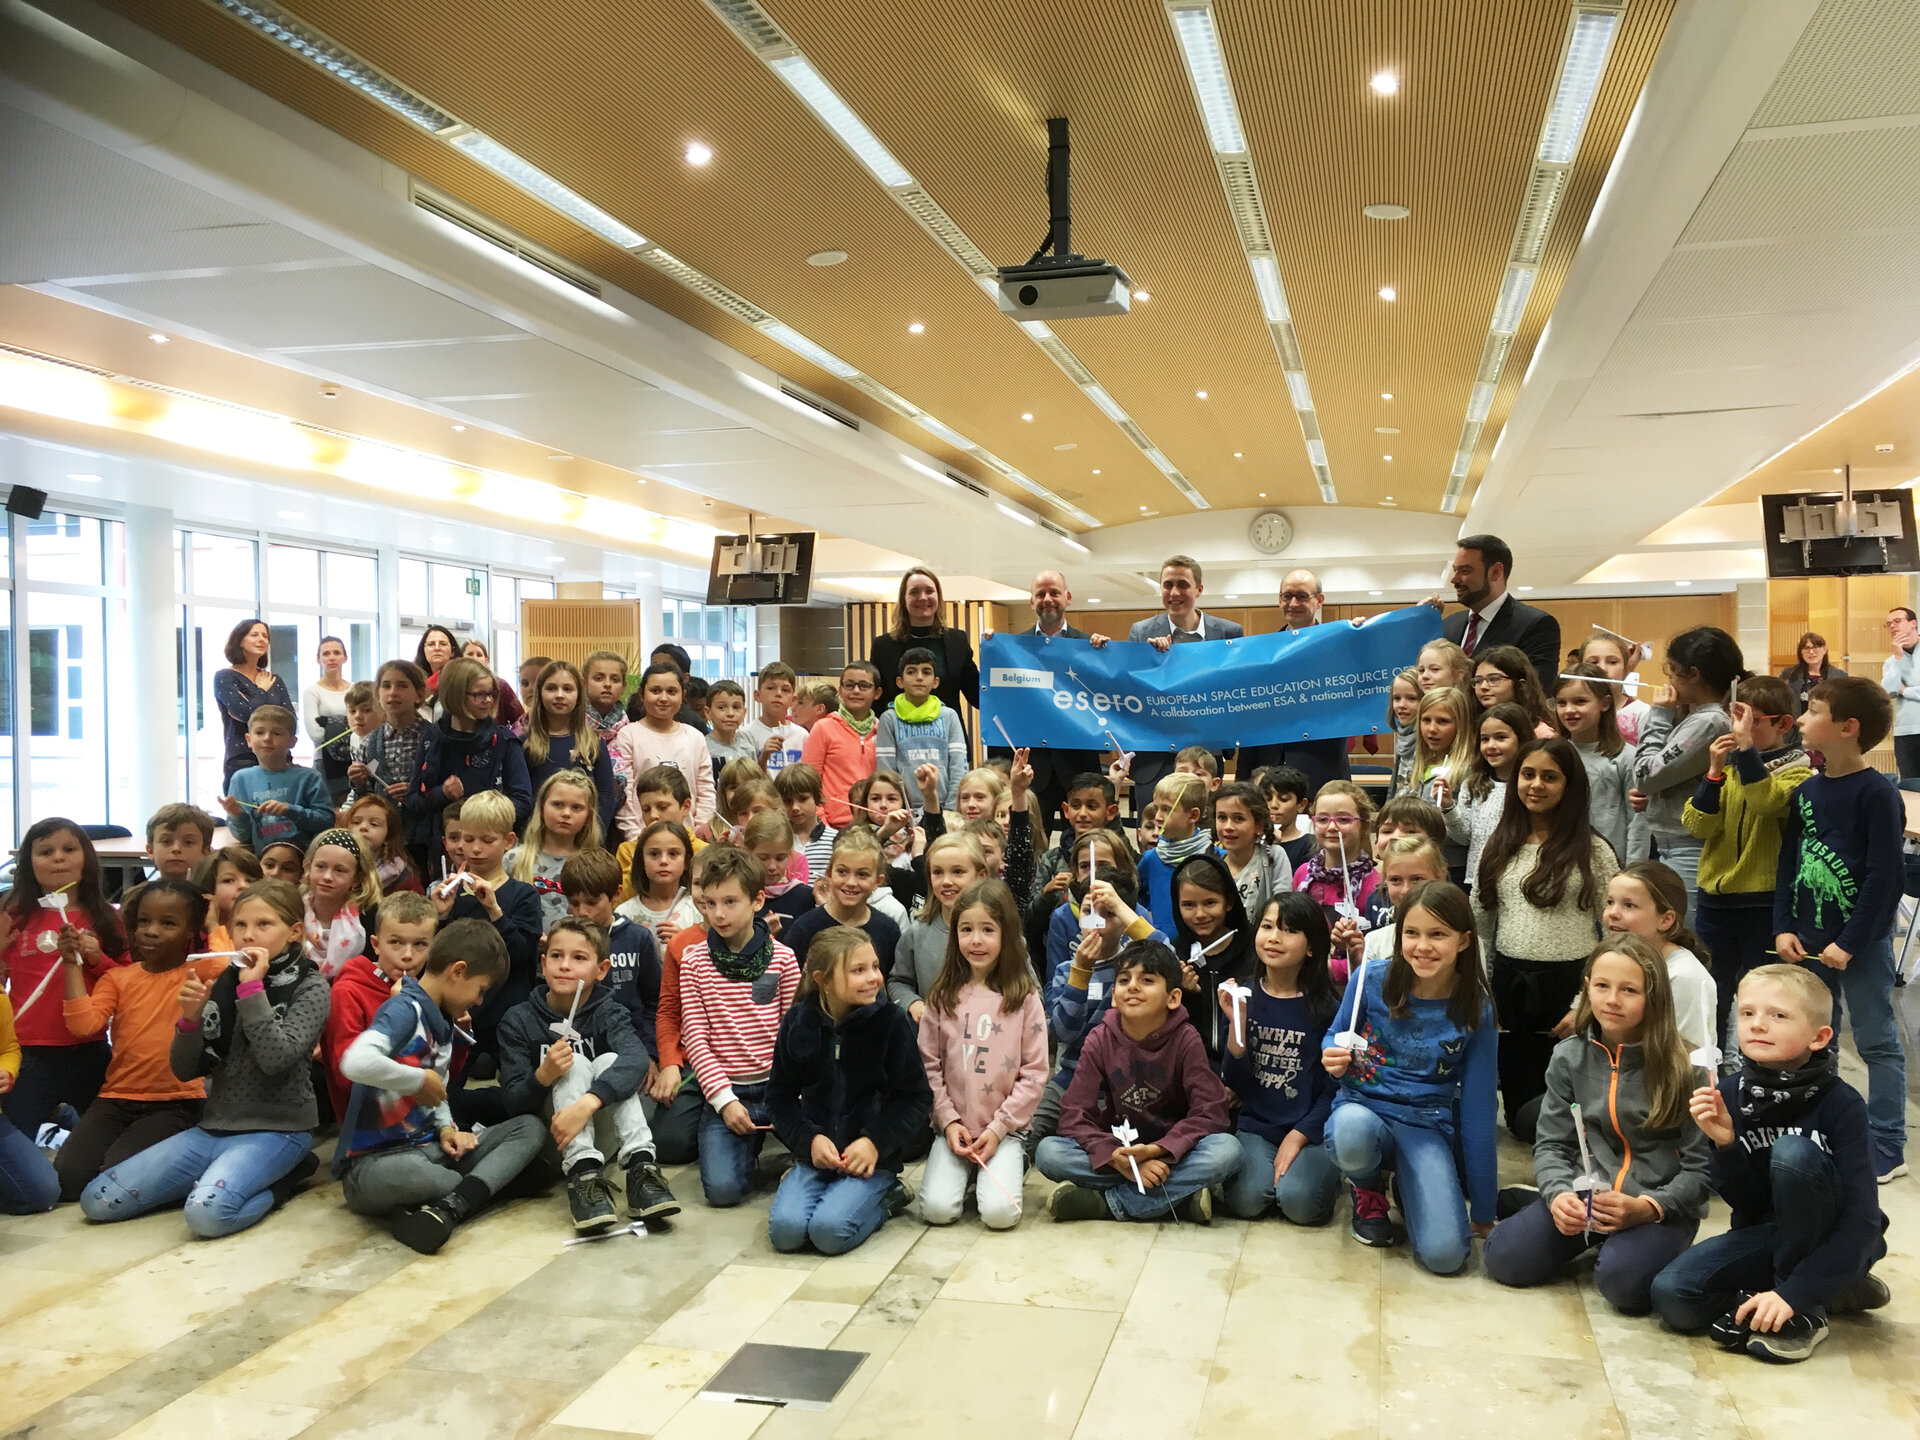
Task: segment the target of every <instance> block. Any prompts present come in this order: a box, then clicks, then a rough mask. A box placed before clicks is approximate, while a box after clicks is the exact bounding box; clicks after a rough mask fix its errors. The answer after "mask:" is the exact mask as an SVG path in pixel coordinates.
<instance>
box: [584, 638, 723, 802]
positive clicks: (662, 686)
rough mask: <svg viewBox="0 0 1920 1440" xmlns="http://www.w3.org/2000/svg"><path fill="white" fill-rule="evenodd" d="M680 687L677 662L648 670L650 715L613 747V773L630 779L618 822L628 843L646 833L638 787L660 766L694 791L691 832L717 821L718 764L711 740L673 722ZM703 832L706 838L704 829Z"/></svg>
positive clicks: (644, 698) (624, 730)
mask: <svg viewBox="0 0 1920 1440" xmlns="http://www.w3.org/2000/svg"><path fill="white" fill-rule="evenodd" d="M681 684H682V682H681V679H680V671H679V670H678V669H676V668H675V666H674V664H673V662H672V661H670V660H657V661H655V662H654V663H653V664H651V665H649V666H648V667H647V669H646V673H645V674H643V675H642V676H641V677H640V703H641V704H642V705H643V706H645V707H646V713H645V714H644V715H642V716H641V718H640V719H638V720H634V721H631V722H629V723H628V724H626V725H623V726H621V727H620V733H619V734H618V735H616V736H614V737H613V744H612V745H610V746H609V747H608V750H609V752H610V753H611V754H612V756H613V766H614V769H615V770H616V771H617V772H619V773H620V774H622V775H625V776H626V777H627V782H626V794H625V796H624V797H623V798H622V799H621V802H620V813H619V814H618V815H616V816H615V817H614V823H615V824H616V825H618V826H619V827H620V834H621V835H622V836H623V837H624V838H626V839H628V840H634V839H638V838H639V835H640V832H641V831H642V830H644V829H645V828H646V821H645V820H644V819H643V818H642V816H641V814H640V801H639V797H638V796H636V795H635V794H634V790H633V782H634V780H635V779H636V778H637V777H639V776H641V775H644V774H646V773H647V771H649V770H651V769H652V768H653V767H654V766H656V765H671V766H673V768H674V769H676V770H678V771H679V772H680V773H681V774H682V775H684V776H685V777H686V780H687V787H688V789H690V790H691V791H692V792H693V809H692V810H691V811H690V812H689V813H688V816H687V819H688V822H689V826H690V828H691V827H704V826H705V825H706V824H707V822H708V821H709V820H711V819H713V800H714V794H713V759H712V757H711V756H709V755H708V753H707V737H706V736H704V735H702V734H701V733H700V732H699V731H698V730H696V729H694V728H693V727H692V726H691V725H683V724H681V723H680V722H679V721H678V720H676V719H674V716H676V715H678V714H679V713H680V692H681ZM700 833H701V834H702V835H703V836H704V835H705V833H706V832H705V830H704V828H702V829H701V832H700Z"/></svg>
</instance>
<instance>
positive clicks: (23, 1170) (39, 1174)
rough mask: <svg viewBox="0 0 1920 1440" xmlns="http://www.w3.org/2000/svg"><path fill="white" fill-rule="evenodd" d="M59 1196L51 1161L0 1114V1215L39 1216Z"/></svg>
mask: <svg viewBox="0 0 1920 1440" xmlns="http://www.w3.org/2000/svg"><path fill="white" fill-rule="evenodd" d="M59 1198H60V1177H59V1176H58V1175H56V1174H55V1173H54V1170H53V1162H52V1161H50V1160H49V1159H47V1157H46V1156H45V1155H43V1154H41V1153H40V1147H39V1146H38V1145H36V1144H34V1143H33V1141H32V1139H30V1138H29V1137H28V1136H25V1135H22V1134H21V1133H20V1130H19V1127H18V1126H16V1125H15V1124H14V1123H13V1122H12V1121H11V1120H9V1119H7V1117H6V1116H4V1115H0V1215H38V1214H39V1213H40V1212H41V1211H42V1210H51V1209H53V1206H54V1202H55V1201H57V1200H58V1199H59Z"/></svg>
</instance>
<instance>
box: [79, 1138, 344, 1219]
mask: <svg viewBox="0 0 1920 1440" xmlns="http://www.w3.org/2000/svg"><path fill="white" fill-rule="evenodd" d="M312 1146H313V1137H312V1136H311V1135H309V1134H307V1132H306V1131H304V1130H293V1131H281V1130H249V1131H246V1132H245V1133H242V1134H235V1135H226V1134H215V1133H214V1132H212V1131H210V1130H202V1129H201V1128H200V1127H199V1126H197V1125H196V1126H195V1127H194V1128H193V1129H191V1130H182V1131H181V1132H180V1133H179V1134H178V1135H175V1136H174V1137H173V1138H172V1139H171V1140H162V1141H161V1142H160V1143H159V1144H158V1145H155V1146H152V1147H150V1148H149V1149H146V1150H142V1151H141V1152H140V1153H139V1154H138V1155H134V1156H131V1157H130V1158H128V1159H126V1160H122V1161H121V1162H120V1163H119V1164H118V1165H115V1166H113V1167H112V1168H111V1169H109V1170H107V1171H105V1172H104V1173H102V1174H101V1175H99V1176H98V1177H97V1178H96V1179H95V1180H94V1181H93V1183H92V1184H90V1185H88V1186H87V1188H86V1189H85V1190H83V1191H81V1192H80V1213H81V1214H82V1215H85V1216H86V1217H87V1219H89V1220H95V1221H100V1222H103V1223H104V1222H106V1221H109V1220H131V1219H132V1218H133V1217H134V1216H136V1215H144V1214H146V1213H147V1212H148V1211H149V1210H158V1209H159V1208H160V1207H161V1206H162V1205H177V1204H179V1203H180V1202H181V1201H182V1200H185V1201H186V1202H187V1207H186V1216H187V1228H188V1229H189V1230H191V1231H192V1232H193V1233H194V1234H195V1235H198V1236H199V1237H200V1238H201V1239H202V1240H216V1239H218V1238H219V1237H220V1236H222V1235H231V1234H233V1233H234V1232H235V1231H237V1230H244V1229H246V1228H247V1227H248V1226H249V1225H252V1224H254V1223H255V1222H257V1221H258V1220H259V1219H260V1218H261V1217H262V1216H263V1215H265V1214H266V1213H267V1212H268V1211H269V1210H271V1209H272V1208H273V1192H272V1190H271V1188H270V1187H271V1186H272V1185H273V1182H274V1181H276V1180H278V1179H279V1178H280V1177H281V1176H282V1175H285V1174H286V1173H287V1172H288V1171H289V1170H291V1169H293V1167H294V1166H295V1165H297V1164H298V1163H299V1161H300V1157H301V1156H302V1155H305V1154H306V1153H307V1151H308V1150H310V1149H311V1148H312Z"/></svg>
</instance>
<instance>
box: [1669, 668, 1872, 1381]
mask: <svg viewBox="0 0 1920 1440" xmlns="http://www.w3.org/2000/svg"><path fill="white" fill-rule="evenodd" d="M1820 688H1824V687H1816V689H1815V691H1814V693H1815V694H1818V693H1819V690H1820ZM1734 1013H1735V1020H1736V1022H1737V1023H1738V1025H1739V1030H1740V1052H1741V1055H1742V1057H1743V1059H1744V1061H1745V1063H1744V1064H1743V1065H1742V1066H1741V1069H1740V1071H1739V1073H1738V1074H1735V1075H1729V1076H1727V1077H1726V1078H1725V1079H1723V1080H1721V1081H1720V1082H1719V1084H1718V1086H1717V1087H1702V1088H1701V1089H1699V1090H1696V1091H1694V1093H1693V1100H1692V1102H1691V1104H1690V1106H1689V1109H1691V1111H1692V1112H1693V1118H1694V1122H1695V1123H1696V1124H1698V1125H1699V1127H1700V1129H1701V1131H1702V1133H1704V1134H1705V1135H1706V1137H1707V1139H1709V1140H1710V1141H1712V1142H1713V1150H1712V1153H1711V1154H1710V1155H1709V1156H1708V1174H1709V1176H1710V1177H1711V1179H1712V1182H1713V1188H1714V1189H1715V1190H1717V1191H1719V1192H1720V1195H1721V1198H1722V1199H1724V1200H1725V1201H1726V1202H1727V1204H1728V1205H1729V1206H1731V1207H1732V1209H1733V1226H1732V1228H1731V1229H1730V1230H1728V1231H1727V1232H1726V1233H1725V1234H1722V1235H1716V1236H1714V1237H1713V1238H1712V1239H1710V1240H1703V1241H1701V1242H1700V1243H1699V1244H1698V1245H1695V1246H1694V1247H1693V1248H1692V1249H1690V1250H1688V1251H1686V1252H1685V1253H1684V1254H1682V1255H1681V1256H1680V1257H1679V1258H1678V1259H1677V1260H1675V1261H1674V1262H1673V1263H1672V1264H1670V1265H1668V1266H1667V1268H1666V1269H1664V1270H1662V1271H1661V1272H1660V1274H1659V1275H1658V1276H1656V1277H1655V1279H1654V1282H1653V1306H1654V1309H1655V1310H1657V1311H1658V1312H1659V1315H1660V1318H1661V1319H1662V1320H1664V1321H1666V1323H1667V1324H1668V1325H1669V1326H1670V1327H1672V1328H1673V1329H1675V1330H1678V1331H1681V1332H1682V1333H1683V1334H1697V1333H1698V1332H1700V1331H1702V1330H1705V1331H1706V1332H1707V1333H1708V1334H1709V1335H1710V1336H1711V1337H1712V1338H1713V1340H1714V1343H1715V1344H1717V1345H1719V1346H1720V1348H1721V1349H1723V1350H1733V1351H1737V1350H1745V1351H1746V1352H1747V1353H1748V1354H1749V1355H1751V1356H1753V1357H1754V1359H1756V1360H1765V1361H1768V1362H1770V1363H1772V1364H1791V1363H1792V1362H1794V1361H1798V1360H1804V1359H1806V1358H1807V1357H1808V1356H1809V1355H1811V1354H1813V1352H1814V1351H1815V1350H1816V1349H1817V1348H1818V1347H1819V1345H1820V1343H1821V1342H1822V1341H1823V1340H1825V1339H1826V1338H1827V1316H1828V1315H1838V1314H1845V1313H1849V1312H1852V1311H1858V1310H1877V1309H1879V1308H1880V1307H1881V1306H1882V1305H1885V1304H1886V1303H1887V1301H1888V1299H1889V1298H1891V1297H1890V1295H1889V1293H1888V1290H1887V1286H1886V1284H1885V1282H1884V1281H1882V1280H1881V1279H1880V1278H1879V1277H1878V1276H1876V1275H1874V1274H1873V1273H1872V1267H1873V1265H1874V1263H1875V1262H1876V1261H1878V1260H1879V1259H1880V1258H1881V1257H1882V1256H1884V1255H1885V1254H1886V1253H1887V1242H1886V1239H1885V1235H1884V1232H1885V1230H1886V1228H1887V1217H1886V1216H1885V1215H1883V1214H1882V1213H1881V1211H1880V1199H1879V1191H1878V1189H1877V1188H1876V1187H1875V1185H1874V1183H1873V1180H1874V1177H1873V1169H1872V1166H1871V1163H1870V1159H1869V1156H1870V1146H1871V1142H1870V1141H1869V1139H1868V1135H1867V1130H1868V1119H1867V1109H1866V1106H1865V1105H1863V1104H1862V1103H1861V1100H1860V1092H1859V1091H1857V1090H1855V1089H1854V1088H1853V1087H1852V1086H1850V1085H1848V1084H1846V1083H1845V1082H1844V1081H1842V1080H1841V1079H1840V1069H1839V1064H1838V1059H1837V1057H1836V1056H1835V1054H1834V1045H1833V1039H1834V1035H1833V1026H1832V1023H1831V1022H1832V1019H1833V997H1832V995H1831V994H1829V993H1828V991H1827V989H1826V988H1825V987H1824V986H1823V985H1822V984H1821V983H1820V981H1819V980H1818V978H1816V977H1815V976H1813V975H1810V974H1808V973H1807V969H1806V967H1804V966H1800V965H1762V966H1760V967H1759V968H1758V969H1754V970H1749V971H1748V972H1747V976H1746V978H1745V979H1744V980H1742V981H1741V982H1740V994H1739V997H1738V998H1737V1000H1736V1001H1735V1002H1734Z"/></svg>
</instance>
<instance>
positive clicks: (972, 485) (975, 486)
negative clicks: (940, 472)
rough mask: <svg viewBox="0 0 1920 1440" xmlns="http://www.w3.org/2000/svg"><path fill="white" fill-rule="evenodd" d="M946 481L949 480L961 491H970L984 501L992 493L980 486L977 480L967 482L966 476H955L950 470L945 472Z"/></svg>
mask: <svg viewBox="0 0 1920 1440" xmlns="http://www.w3.org/2000/svg"><path fill="white" fill-rule="evenodd" d="M947 479H949V480H951V481H952V482H953V483H954V484H956V485H958V486H959V487H960V488H961V489H962V490H971V491H972V492H973V493H974V494H976V495H978V496H980V497H981V498H982V499H986V498H988V497H990V496H991V495H992V493H993V492H992V491H990V490H988V489H987V487H986V486H984V485H982V484H981V483H980V482H979V481H978V480H969V479H968V478H967V477H966V476H964V475H956V474H955V473H954V472H953V471H951V470H949V471H947Z"/></svg>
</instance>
